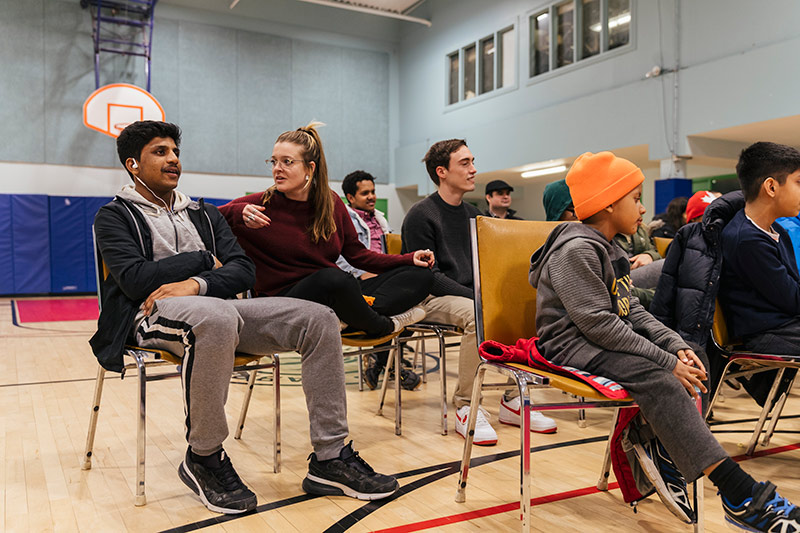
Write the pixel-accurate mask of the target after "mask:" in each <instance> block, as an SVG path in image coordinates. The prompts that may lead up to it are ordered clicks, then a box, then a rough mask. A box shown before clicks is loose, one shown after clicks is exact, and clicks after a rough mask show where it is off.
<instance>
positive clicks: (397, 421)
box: [392, 337, 403, 435]
mask: <svg viewBox="0 0 800 533" xmlns="http://www.w3.org/2000/svg"><path fill="white" fill-rule="evenodd" d="M398 339H399V337H395V338H394V341H393V342H392V344H393V345H394V369H395V370H394V434H395V435H402V434H403V406H402V403H401V402H402V399H401V387H400V369H401V368H402V367H403V362H402V360H401V359H402V357H401V356H402V355H403V354H402V351H401V350H400V341H399V340H398Z"/></svg>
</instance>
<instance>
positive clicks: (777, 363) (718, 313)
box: [706, 299, 800, 455]
mask: <svg viewBox="0 0 800 533" xmlns="http://www.w3.org/2000/svg"><path fill="white" fill-rule="evenodd" d="M714 305H715V309H714V322H713V325H712V326H711V339H712V340H713V341H714V344H715V345H716V347H717V349H718V350H719V352H720V353H721V354H722V356H723V357H725V358H726V359H727V360H728V362H727V364H726V365H725V368H724V370H723V371H722V376H721V377H720V379H719V385H717V390H716V392H715V393H714V397H713V398H712V399H711V403H710V404H709V406H708V413H707V415H706V416H711V409H712V408H713V407H714V403H715V402H716V401H717V398H718V397H719V396H720V392H721V391H722V386H723V384H724V383H725V380H728V379H735V378H737V377H745V376H747V377H749V376H752V375H755V374H759V373H761V372H768V371H770V370H777V371H778V375H777V376H775V381H774V382H773V384H772V388H771V389H770V391H769V395H768V396H767V401H766V402H764V407H763V408H762V409H761V414H760V415H759V417H758V422H756V427H755V428H754V429H753V435H752V436H751V437H750V443H749V444H748V445H747V449H746V450H745V455H753V451H755V449H756V445H757V444H758V438H759V436H761V433H762V431H763V429H764V423H765V422H766V420H767V417H768V416H769V414H770V406H772V404H773V401H774V400H775V395H776V394H777V391H778V386H779V385H780V383H781V380H782V379H783V374H784V373H785V372H786V369H787V368H800V354H798V355H776V354H760V353H754V352H749V351H746V350H744V349H742V343H741V341H739V340H738V339H733V338H732V337H731V336H730V334H729V333H728V325H727V323H726V321H725V313H724V312H723V310H722V307H721V306H720V303H719V299H717V300H716V302H715V304H714ZM734 364H736V365H739V366H740V367H741V368H740V369H739V370H736V371H733V372H732V371H731V366H732V365H734ZM794 381H795V379H794V378H792V382H791V383H790V384H789V387H788V388H787V389H786V391H785V392H783V393H782V394H781V396H780V398H778V400H777V402H775V407H774V408H773V409H772V417H771V419H770V424H769V427H768V428H767V431H766V433H765V434H764V438H763V439H762V440H761V445H762V446H767V445H768V444H769V441H770V439H771V438H772V435H773V433H775V426H777V424H778V420H779V419H780V417H781V413H782V412H783V406H784V405H785V404H786V399H787V398H788V397H789V393H790V392H791V390H792V386H793V385H794Z"/></svg>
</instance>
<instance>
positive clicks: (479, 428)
mask: <svg viewBox="0 0 800 533" xmlns="http://www.w3.org/2000/svg"><path fill="white" fill-rule="evenodd" d="M487 416H488V413H487V412H486V411H485V410H484V409H483V407H481V408H479V409H478V419H477V420H476V421H475V435H474V436H473V437H472V443H473V444H475V445H477V446H491V445H493V444H497V433H495V431H494V428H492V425H491V424H489V419H488V418H487ZM468 419H469V405H462V406H461V407H459V408H458V409H457V410H456V433H458V434H459V435H461V436H462V437H464V438H467V437H466V435H467V420H468Z"/></svg>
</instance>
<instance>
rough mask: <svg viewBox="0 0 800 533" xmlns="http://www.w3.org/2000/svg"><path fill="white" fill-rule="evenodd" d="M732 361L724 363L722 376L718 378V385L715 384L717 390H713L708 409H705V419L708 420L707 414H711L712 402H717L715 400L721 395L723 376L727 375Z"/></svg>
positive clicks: (723, 382)
mask: <svg viewBox="0 0 800 533" xmlns="http://www.w3.org/2000/svg"><path fill="white" fill-rule="evenodd" d="M732 364H733V361H730V360H729V361H728V364H726V365H725V368H723V369H722V377H720V378H719V385H717V390H716V392H714V396H713V397H712V398H711V401H710V402H709V403H708V409H707V410H706V413H705V415H706V421H708V417H709V415H711V410H712V409H713V408H714V404H715V403H717V400H718V399H720V398H721V397H722V387H723V385H724V384H725V378H726V376H727V375H728V373H729V372H728V370H729V369H730V367H731V365H732Z"/></svg>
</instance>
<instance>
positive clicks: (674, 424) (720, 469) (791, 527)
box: [530, 152, 800, 532]
mask: <svg viewBox="0 0 800 533" xmlns="http://www.w3.org/2000/svg"><path fill="white" fill-rule="evenodd" d="M795 168H798V169H800V154H798V158H797V165H796V166H795ZM795 174H796V176H795V175H793V179H795V180H797V183H795V184H793V185H792V186H791V187H792V188H793V192H792V193H791V194H792V197H791V202H790V201H789V198H786V200H787V203H786V205H785V207H786V208H787V209H786V210H785V211H784V212H787V213H788V212H789V209H788V207H789V205H790V204H791V205H792V210H793V211H794V213H795V214H796V213H797V211H798V209H800V170H798V171H797V172H795ZM769 179H771V178H769ZM643 181H644V175H643V174H642V172H641V170H640V169H639V168H638V167H636V165H634V164H633V163H631V162H630V161H627V160H625V159H622V158H618V157H616V156H615V155H614V154H612V153H611V152H600V153H597V154H593V153H590V152H587V153H585V154H583V155H581V156H580V157H579V158H578V159H577V160H576V161H575V163H573V165H572V168H570V171H569V173H568V174H567V183H568V185H569V187H570V192H571V194H572V198H573V199H574V200H575V208H576V214H577V215H578V217H579V218H580V219H581V223H580V224H571V223H569V224H568V223H564V224H561V225H559V226H558V227H557V228H555V229H554V230H553V231H552V233H551V234H550V236H549V237H548V239H547V241H546V242H545V244H544V245H543V246H542V247H541V248H539V249H538V250H536V252H535V253H534V254H533V257H532V258H531V269H530V282H531V284H532V285H533V286H534V287H535V288H536V289H537V290H538V295H537V300H536V310H537V312H536V329H537V331H538V333H539V335H540V337H539V341H538V347H539V350H540V351H541V352H542V354H543V355H544V356H545V357H547V358H548V359H550V360H552V361H553V362H554V363H556V364H559V365H569V366H573V367H575V368H579V369H581V370H585V371H586V372H589V373H591V374H594V375H597V376H604V377H606V378H609V379H612V380H614V381H616V382H617V383H619V384H620V385H622V386H623V387H625V389H626V390H627V391H628V393H629V394H630V395H631V396H632V397H633V399H634V400H635V401H636V403H637V404H638V405H639V409H640V410H641V413H642V415H643V416H644V418H645V420H646V421H647V424H648V425H649V426H650V427H651V428H652V430H653V432H654V433H655V435H656V437H658V441H659V442H657V443H656V444H655V445H652V446H648V447H647V449H646V450H644V451H643V452H642V453H639V452H635V453H636V456H637V459H638V460H639V461H640V463H642V464H646V465H649V466H650V467H652V469H653V470H656V471H657V474H656V475H653V474H650V473H649V472H651V469H650V468H645V469H644V471H645V474H646V475H647V476H648V477H650V478H651V479H654V478H657V477H659V476H658V474H660V477H661V478H662V479H663V480H664V481H665V483H661V486H660V490H659V491H658V494H659V496H660V497H661V498H662V500H663V501H664V502H665V504H667V506H668V507H669V508H670V510H671V511H672V512H673V513H674V514H676V515H677V516H679V517H680V518H682V519H683V520H684V521H685V522H689V523H691V522H692V521H694V520H696V518H697V517H696V515H695V513H694V511H693V509H692V508H691V506H690V505H689V502H690V501H691V498H690V497H689V494H688V491H687V490H686V482H687V480H688V481H694V480H695V479H697V478H699V477H700V476H702V475H703V474H705V475H707V476H708V478H709V479H710V480H711V482H712V483H714V485H715V486H716V488H717V490H718V491H719V495H720V497H721V500H722V508H723V512H724V513H725V519H726V520H727V521H728V522H729V523H730V524H731V525H734V526H736V527H738V528H740V529H742V530H745V531H764V532H777V531H781V532H789V531H800V509H798V508H797V507H796V506H795V505H793V504H792V503H791V502H790V501H788V500H786V499H785V498H782V497H781V496H780V495H779V494H778V492H777V490H776V488H775V485H773V484H772V483H770V482H768V481H767V482H762V483H758V482H756V481H755V480H754V479H753V478H752V477H751V476H750V475H749V474H747V472H745V471H744V470H743V469H742V467H741V466H739V465H738V464H737V463H736V462H735V461H733V459H731V458H730V456H729V455H728V454H727V452H726V451H725V450H724V449H723V448H722V446H720V444H719V442H718V441H717V439H716V438H715V437H714V435H713V434H712V433H711V430H709V428H708V426H707V425H706V423H705V420H704V419H703V416H702V414H701V413H700V412H698V410H697V406H696V404H695V399H696V398H697V396H698V394H699V392H705V391H706V387H705V385H704V384H703V381H704V380H705V379H706V376H705V368H704V366H703V363H702V359H701V357H699V356H698V354H697V353H695V352H694V351H693V350H692V349H691V348H690V347H689V346H688V345H687V344H686V342H685V341H684V340H683V339H681V337H680V336H679V335H678V334H677V333H675V332H673V331H671V330H670V329H669V328H667V327H666V326H664V325H663V324H661V323H660V322H658V321H657V320H656V319H654V318H653V317H652V316H651V315H650V314H649V313H648V312H647V311H645V310H644V309H642V307H641V305H639V304H638V302H637V299H636V298H635V297H634V296H633V295H632V294H631V293H630V290H629V287H630V275H629V272H630V271H629V262H628V261H627V258H626V256H625V254H624V253H623V252H622V250H620V249H619V247H618V246H616V245H615V244H614V242H613V241H614V237H615V236H616V235H617V234H619V233H622V234H633V233H635V232H636V231H637V230H638V228H639V225H640V223H641V220H642V215H644V213H645V208H644V206H643V205H642V203H641V196H642V182H643ZM776 181H777V180H776ZM786 183H787V186H788V184H789V181H788V179H787V180H786ZM740 218H744V216H743V215H742V216H741V217H740ZM731 224H733V222H731ZM731 224H729V225H728V228H730V227H731ZM728 228H726V231H727V229H728ZM768 238H769V237H768ZM726 260H727V258H726ZM795 272H796V271H795ZM698 391H699V392H698ZM656 485H657V486H658V483H656Z"/></svg>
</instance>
